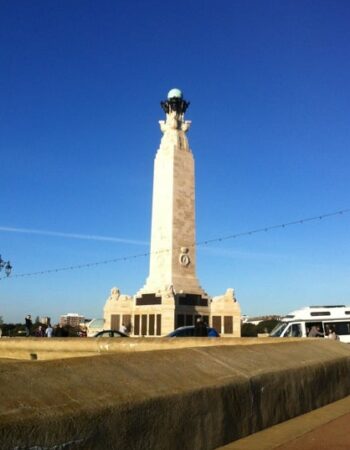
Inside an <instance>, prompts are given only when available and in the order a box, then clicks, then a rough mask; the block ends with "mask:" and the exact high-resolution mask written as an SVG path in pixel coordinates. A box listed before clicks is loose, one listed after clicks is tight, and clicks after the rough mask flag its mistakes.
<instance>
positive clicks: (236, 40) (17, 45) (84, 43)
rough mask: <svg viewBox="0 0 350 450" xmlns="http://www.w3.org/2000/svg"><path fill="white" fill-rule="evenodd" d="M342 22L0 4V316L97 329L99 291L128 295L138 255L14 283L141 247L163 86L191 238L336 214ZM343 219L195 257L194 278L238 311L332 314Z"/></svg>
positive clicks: (343, 103)
mask: <svg viewBox="0 0 350 450" xmlns="http://www.w3.org/2000/svg"><path fill="white" fill-rule="evenodd" d="M349 23H350V4H349V2H348V1H340V0H336V1H333V0H332V1H331V0H329V1H323V0H317V1H309V0H305V1H265V0H257V1H253V0H250V1H231V0H221V1H220V0H219V1H217V2H212V1H207V0H204V1H187V2H184V1H178V2H164V1H155V0H150V1H147V2H145V1H143V0H142V1H141V0H140V1H139V0H138V1H135V0H132V1H121V0H119V1H107V0H101V1H98V2H97V1H78V0H75V1H74V2H71V1H65V0H61V1H57V0H51V1H50V2H47V1H41V0H37V1H35V0H32V1H30V2H28V1H21V0H16V1H10V0H8V1H7V0H2V1H1V2H0V42H1V46H0V99H1V101H0V120H1V122H0V123H1V132H0V169H1V170H0V175H1V178H0V179H1V195H0V253H1V254H2V256H3V258H4V259H6V260H10V261H11V263H12V264H13V267H14V269H13V275H14V276H13V277H10V278H8V279H2V280H0V316H1V315H2V316H3V318H4V319H5V320H6V321H23V318H24V315H25V314H28V313H31V314H32V315H34V316H36V315H49V316H51V317H52V318H53V320H54V321H56V320H57V319H58V317H59V315H60V314H64V313H67V312H79V313H81V314H85V315H86V316H87V317H100V316H101V315H102V308H103V305H104V303H105V300H106V298H107V296H108V294H109V291H110V289H111V288H112V287H113V286H118V287H119V288H120V289H121V291H122V293H127V294H134V293H135V292H136V291H137V290H138V289H139V288H140V287H142V286H143V284H144V282H145V279H146V277H147V276H148V264H149V258H148V257H144V258H136V259H132V260H127V261H124V262H116V263H112V264H105V265H99V266H95V267H92V268H85V269H80V270H71V271H64V272H57V273H51V274H45V275H41V276H30V277H23V278H20V277H15V275H16V274H21V273H32V272H36V271H40V270H47V269H53V268H59V267H66V266H74V265H79V264H86V263H90V262H95V261H96V262H97V261H103V260H108V259H113V258H118V257H123V256H129V255H134V254H139V253H144V252H148V251H149V238H150V224H151V201H152V177H153V160H154V156H155V152H156V150H157V148H158V146H159V142H160V138H161V133H160V130H159V125H158V120H161V119H163V118H164V117H163V116H164V113H163V112H162V110H161V108H160V106H159V102H160V101H161V100H164V99H165V97H166V94H167V92H168V90H169V89H170V88H173V87H178V88H181V89H182V90H183V92H184V95H185V98H186V99H187V100H189V101H190V102H191V105H190V108H189V110H188V112H187V114H186V119H188V120H192V127H191V130H190V131H189V134H188V137H189V141H190V145H191V148H192V150H193V153H194V157H195V161H196V221H197V229H196V233H197V240H198V241H203V240H206V239H211V238H215V237H218V236H223V235H227V234H234V233H239V232H243V231H248V230H251V229H255V228H259V227H265V226H269V225H274V224H280V223H284V222H289V221H292V220H296V219H302V218H304V217H310V216H315V215H319V214H323V213H328V212H332V211H337V210H341V209H345V208H350V199H349V168H350V152H349V147H350V146H349V144H350V128H349V118H350V83H349V80H350V58H349V54H350V27H349ZM349 224H350V214H349V213H348V214H343V215H339V216H334V217H330V218H328V219H323V220H320V221H314V222H310V223H305V224H304V225H296V226H293V227H286V228H284V229H277V230H274V231H269V232H267V233H258V234H255V235H251V236H246V237H241V238H237V239H232V240H227V241H223V242H221V243H220V242H217V243H213V244H211V245H208V246H206V247H203V248H198V250H197V275H198V277H199V279H200V282H201V285H202V286H203V287H204V288H205V290H206V291H207V292H208V293H209V294H211V295H218V294H220V293H223V292H224V291H225V290H226V288H228V287H233V288H235V290H236V295H237V298H238V300H239V302H240V304H241V308H242V312H243V313H245V314H249V315H259V314H269V313H286V312H288V311H289V310H292V309H295V308H297V307H301V306H306V305H309V304H332V303H340V304H342V303H347V304H349V298H350V285H349V279H350V241H349ZM10 229H12V231H11V230H10ZM14 229H17V230H18V229H22V230H28V231H22V232H19V231H14ZM33 230H37V231H39V232H37V233H34V232H30V231H33ZM46 232H49V233H46ZM50 233H52V234H50ZM55 233H57V235H55ZM65 234H68V235H75V237H73V236H71V237H68V236H65ZM77 235H84V236H86V237H90V238H87V239H81V238H79V237H83V236H77ZM94 236H95V237H99V236H100V237H112V238H114V239H112V240H102V239H96V238H94Z"/></svg>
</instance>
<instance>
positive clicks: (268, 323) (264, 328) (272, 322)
mask: <svg viewBox="0 0 350 450" xmlns="http://www.w3.org/2000/svg"><path fill="white" fill-rule="evenodd" d="M278 323H279V320H277V319H268V320H263V321H262V322H260V323H258V325H257V326H256V331H257V332H258V333H270V332H271V331H272V330H273V329H274V328H275V326H276V325H277V324H278Z"/></svg>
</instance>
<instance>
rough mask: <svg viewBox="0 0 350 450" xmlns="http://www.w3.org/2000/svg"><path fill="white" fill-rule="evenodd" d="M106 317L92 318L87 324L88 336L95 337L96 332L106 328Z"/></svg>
mask: <svg viewBox="0 0 350 450" xmlns="http://www.w3.org/2000/svg"><path fill="white" fill-rule="evenodd" d="M104 324H105V320H104V319H92V320H91V322H89V323H88V324H87V326H86V329H87V337H93V336H95V334H96V333H98V332H100V331H103V330H104Z"/></svg>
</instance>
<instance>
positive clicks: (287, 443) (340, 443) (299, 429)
mask: <svg viewBox="0 0 350 450" xmlns="http://www.w3.org/2000/svg"><path fill="white" fill-rule="evenodd" d="M349 424H350V396H349V397H346V398H344V399H343V400H339V401H338V402H335V403H331V404H330V405H327V406H324V407H323V408H319V409H317V410H315V411H312V412H310V413H308V414H304V415H302V416H299V417H296V418H295V419H291V420H288V421H286V422H283V423H281V424H279V425H275V426H274V427H271V428H268V429H266V430H264V431H260V432H259V433H255V434H252V435H251V436H248V437H247V438H244V439H240V440H238V441H235V442H233V443H231V444H228V445H226V446H224V447H220V449H218V450H272V449H274V450H297V449H298V450H299V449H302V450H315V449H317V450H324V449H327V450H349V449H350V426H349Z"/></svg>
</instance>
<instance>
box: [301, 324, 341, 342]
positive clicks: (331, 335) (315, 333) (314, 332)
mask: <svg viewBox="0 0 350 450" xmlns="http://www.w3.org/2000/svg"><path fill="white" fill-rule="evenodd" d="M307 336H308V337H326V338H328V339H333V340H337V339H339V336H338V335H337V333H336V332H335V329H334V327H333V326H331V325H326V333H323V332H322V331H321V327H320V326H319V325H313V326H312V327H311V328H310V330H309V332H308V333H307Z"/></svg>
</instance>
